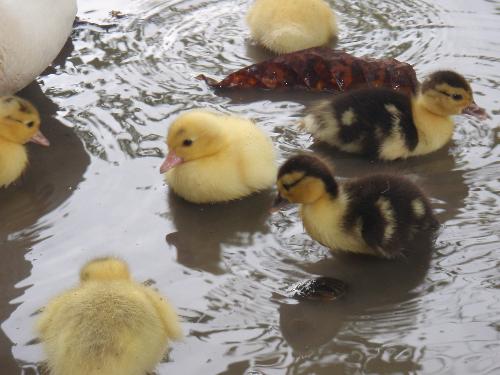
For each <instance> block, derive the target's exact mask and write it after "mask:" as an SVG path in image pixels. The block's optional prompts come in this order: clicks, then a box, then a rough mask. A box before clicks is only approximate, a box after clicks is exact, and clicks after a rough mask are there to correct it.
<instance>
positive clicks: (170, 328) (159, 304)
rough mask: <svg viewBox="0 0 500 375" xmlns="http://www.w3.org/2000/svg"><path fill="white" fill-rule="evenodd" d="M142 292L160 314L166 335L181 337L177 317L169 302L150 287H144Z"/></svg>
mask: <svg viewBox="0 0 500 375" xmlns="http://www.w3.org/2000/svg"><path fill="white" fill-rule="evenodd" d="M144 292H145V294H146V297H147V298H148V299H149V301H150V302H151V303H152V304H153V306H154V307H155V309H156V312H157V313H158V315H159V316H160V319H161V321H162V323H163V326H164V329H165V331H166V332H167V335H168V337H170V338H171V339H172V340H177V339H180V338H182V336H183V335H182V329H181V326H180V324H179V319H178V316H177V313H176V312H175V310H174V309H173V308H172V306H170V304H169V303H168V302H167V301H166V300H165V299H164V298H163V297H162V296H161V295H160V294H158V293H157V292H155V291H154V290H152V289H151V288H148V287H144Z"/></svg>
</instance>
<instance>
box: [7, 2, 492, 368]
mask: <svg viewBox="0 0 500 375" xmlns="http://www.w3.org/2000/svg"><path fill="white" fill-rule="evenodd" d="M331 4H332V5H334V7H335V8H336V9H337V11H338V13H339V19H340V30H341V31H340V37H339V40H338V43H337V44H336V47H338V48H339V49H345V50H346V51H347V52H350V53H353V54H354V55H356V56H363V55H370V56H374V57H394V58H397V59H398V60H402V61H408V62H410V63H412V64H414V65H415V68H416V70H417V73H418V75H419V76H420V77H422V76H423V75H425V74H426V73H429V72H431V71H433V70H436V69H439V68H450V67H452V68H456V69H458V70H460V73H463V74H465V75H466V77H467V78H468V79H470V81H471V82H472V87H473V89H474V91H475V96H476V97H477V100H478V103H479V104H480V105H481V106H484V107H486V108H487V109H488V110H489V112H490V113H491V114H492V117H493V118H492V120H491V121H486V122H484V123H479V122H476V121H475V120H472V119H470V118H467V117H465V116H460V117H457V119H456V121H457V130H456V132H455V134H454V137H453V143H452V144H451V145H449V146H447V147H445V148H444V149H443V150H440V151H439V152H437V153H434V154H432V155H429V156H426V157H424V158H414V159H411V160H408V161H404V162H397V163H387V164H381V163H370V162H369V161H366V160H360V159H358V158H356V157H354V156H352V155H345V154H337V153H333V152H331V150H321V152H324V153H326V154H327V155H328V156H329V157H330V158H331V159H332V161H333V162H334V164H335V165H336V169H337V175H338V176H339V177H340V178H343V177H355V176H357V175H359V174H364V173H365V172H367V173H371V172H376V171H381V170H385V169H389V170H395V171H396V172H399V173H403V174H405V175H409V177H410V178H412V179H414V180H415V181H416V182H417V183H418V184H419V185H421V186H423V187H424V189H425V190H426V191H427V192H428V194H429V195H430V197H431V198H432V202H433V205H434V207H435V208H436V209H438V210H439V211H440V212H439V213H438V218H439V220H440V221H441V222H442V223H443V226H442V229H441V231H440V233H439V237H438V239H437V242H436V248H435V251H434V252H433V254H432V259H431V261H430V264H428V260H427V259H422V260H421V261H413V260H412V261H411V263H408V264H400V263H394V262H390V263H387V264H384V263H378V262H377V261H375V260H370V259H364V258H363V259H361V258H354V257H339V256H335V257H332V256H331V255H330V254H329V252H328V250H326V249H325V248H323V247H321V246H319V245H318V244H317V243H315V242H314V241H311V240H310V238H309V237H308V236H307V234H305V233H304V230H303V228H302V223H301V222H300V220H299V219H298V218H297V215H296V213H294V214H293V215H273V216H272V217H270V218H269V217H268V216H267V212H266V210H267V204H268V201H267V199H268V198H269V199H271V197H268V196H266V195H265V194H264V195H257V196H254V197H252V198H250V199H249V200H242V201H240V202H234V203H231V204H228V205H217V206H210V207H204V206H195V205H191V204H189V203H186V202H183V201H181V200H179V199H178V198H176V197H174V196H170V197H169V198H168V199H166V198H165V189H166V188H165V186H163V180H162V178H161V176H160V175H159V174H158V165H159V164H160V163H161V158H160V157H161V156H163V154H164V150H165V143H164V136H165V134H166V130H167V127H168V124H169V123H170V121H171V118H174V117H175V116H177V114H178V113H179V112H181V111H184V110H188V109H191V108H194V107H209V108H213V109H215V110H218V111H223V112H231V113H234V114H237V115H242V116H245V117H250V118H253V119H254V120H256V122H257V123H258V124H259V126H261V127H262V128H263V129H264V130H265V131H266V132H267V133H268V134H270V135H271V136H272V137H273V140H274V142H275V144H276V147H277V149H279V151H280V153H281V157H282V158H285V157H287V156H289V155H291V154H293V153H295V152H297V151H298V150H304V149H308V148H309V147H310V146H311V144H312V140H311V139H310V137H309V136H308V135H307V134H305V133H303V132H301V131H300V130H299V129H298V128H297V127H295V126H294V124H295V123H296V122H297V120H298V119H299V118H300V117H301V116H302V114H303V110H304V106H305V105H307V104H308V102H309V101H310V100H312V99H317V96H314V97H313V96H308V95H305V94H304V93H299V94H294V93H293V94H289V93H286V94H284V93H281V94H280V93H278V94H271V93H269V96H268V94H263V93H252V94H248V95H246V94H245V95H246V96H244V95H241V96H238V95H236V96H235V97H231V98H228V97H224V96H218V95H215V93H214V92H213V91H212V90H211V89H209V88H208V87H206V85H205V84H204V83H203V82H200V81H197V80H195V79H194V77H196V76H197V75H198V74H200V73H204V74H206V75H209V76H211V77H222V76H224V75H225V74H227V73H228V72H231V71H234V70H236V69H239V68H241V67H242V66H245V65H249V64H251V63H254V62H256V60H261V59H263V58H264V57H267V56H266V53H265V51H259V50H256V49H255V46H253V45H252V44H251V43H249V38H248V33H247V29H246V26H245V23H244V19H243V16H244V14H245V11H246V9H247V8H248V6H249V2H248V1H247V0H196V1H192V0H137V1H136V0H121V1H118V0H113V1H111V0H109V1H107V2H106V4H102V1H97V0H87V1H85V2H81V4H79V5H80V13H79V17H80V18H81V19H82V20H84V21H88V22H90V23H94V24H100V23H103V24H105V25H107V24H111V23H112V24H114V25H115V26H114V27H113V28H112V29H109V31H108V32H103V31H102V28H100V27H98V26H96V25H91V24H90V23H88V24H85V23H84V24H80V25H78V26H76V28H75V31H74V33H73V47H74V51H73V52H71V53H70V55H69V56H68V57H67V58H66V60H65V62H64V64H60V65H58V66H57V67H56V68H55V69H54V70H50V71H48V73H49V74H48V75H46V76H44V77H43V78H42V79H41V80H40V84H41V85H42V89H43V91H44V92H45V93H46V95H47V97H48V98H49V99H50V101H52V102H55V103H57V105H58V106H59V109H56V108H55V107H54V106H53V104H49V103H47V102H42V101H40V103H41V104H40V105H41V107H42V110H44V111H46V112H48V113H50V116H49V117H50V118H52V117H54V113H55V111H56V110H57V111H58V112H57V116H58V118H59V119H60V121H62V122H64V123H65V124H66V125H69V126H72V127H73V129H71V130H72V131H71V130H70V129H67V128H65V127H63V126H60V125H61V124H56V123H54V126H51V127H50V128H45V127H44V131H47V133H48V135H49V136H50V137H51V141H52V143H53V146H52V147H50V148H49V149H43V150H42V149H40V148H36V147H30V151H31V152H32V156H34V158H33V165H32V167H33V168H32V169H31V168H30V170H29V171H28V172H29V173H27V174H26V176H25V179H24V181H21V182H20V184H19V185H18V186H17V187H16V188H15V189H10V188H9V189H8V190H3V191H0V199H1V200H2V202H5V201H7V204H5V206H2V209H3V207H6V208H5V209H6V210H8V212H9V220H7V221H5V220H2V221H1V222H0V225H1V227H0V240H1V245H0V246H1V247H2V250H4V249H7V250H5V254H6V255H4V258H3V259H4V263H6V267H8V269H9V270H11V271H9V272H8V273H5V272H3V273H1V276H0V278H2V280H1V281H2V283H3V285H5V286H6V287H5V288H2V293H3V294H2V295H1V297H2V302H1V304H0V306H1V307H0V309H1V310H0V313H1V314H2V315H1V319H2V328H3V329H4V331H5V332H7V333H8V335H9V339H10V340H11V341H13V342H14V343H15V345H14V346H11V344H10V343H9V342H6V340H3V341H1V342H0V361H1V363H2V365H3V366H4V367H2V370H4V369H5V370H4V372H7V371H9V374H10V373H13V374H15V373H16V371H15V366H16V364H15V361H14V359H13V357H14V358H16V359H17V360H18V361H23V363H22V364H18V367H24V368H25V369H28V368H29V366H33V365H34V364H36V363H37V362H38V361H39V360H40V359H41V353H40V352H39V351H38V346H37V345H29V344H28V343H31V342H32V340H33V338H34V337H33V334H32V333H31V328H30V325H31V324H32V320H33V317H32V316H31V314H32V313H33V312H34V311H36V310H37V309H38V308H39V307H40V305H41V304H42V303H43V302H44V301H46V300H47V299H48V297H50V296H51V295H53V293H55V292H57V289H58V287H61V288H62V284H64V283H68V282H73V277H74V276H75V275H76V273H75V272H74V269H77V268H78V266H80V265H81V263H83V262H84V261H86V260H87V259H89V258H91V257H94V256H99V255H103V252H105V251H111V252H113V254H114V255H119V256H122V257H124V258H125V259H126V260H127V261H129V262H130V264H131V268H132V269H133V271H134V274H135V275H134V276H137V277H138V279H140V280H151V281H152V282H154V283H155V286H156V287H158V288H159V289H160V290H161V292H162V293H165V294H166V295H167V296H168V297H169V298H171V299H172V301H173V303H174V304H175V305H176V306H177V307H178V309H179V311H180V312H181V315H182V317H183V325H184V327H185V332H186V339H185V341H184V342H183V343H180V344H178V345H175V346H173V348H172V351H171V352H170V353H169V358H168V361H166V362H165V363H162V364H161V365H160V367H159V369H158V372H159V373H160V374H186V375H190V374H201V373H206V374H225V375H233V374H242V373H245V372H246V373H248V374H250V373H255V374H268V375H270V374H309V373H318V374H331V373H333V372H335V370H338V371H337V372H339V373H342V371H343V370H345V372H346V373H352V374H358V373H363V372H365V373H367V372H372V373H411V372H422V373H432V372H434V373H457V374H458V373H464V374H471V373H478V372H481V371H482V372H485V373H487V372H488V371H490V372H494V371H495V369H497V368H498V366H499V364H500V362H499V359H498V356H497V354H496V352H498V346H495V345H498V343H497V342H498V327H497V325H495V324H494V323H492V322H495V321H496V320H497V316H498V306H499V303H500V301H499V298H498V293H497V290H498V289H497V288H496V285H497V284H498V283H497V282H496V280H497V279H496V278H497V276H498V256H497V254H496V249H498V245H499V239H498V233H499V232H500V227H499V224H498V223H499V221H498V215H499V214H500V212H499V210H498V207H500V202H499V198H498V196H499V195H498V193H499V191H500V183H499V181H498V168H499V160H500V146H499V139H498V135H497V132H498V124H499V123H500V122H499V118H500V117H499V115H500V113H499V112H498V108H500V104H499V103H500V102H499V99H498V95H497V90H498V87H499V85H500V76H499V75H498V66H499V63H500V60H499V58H498V56H497V53H496V52H497V50H498V44H497V40H498V34H499V32H500V29H499V25H500V22H498V18H499V16H498V14H497V13H498V12H495V8H494V4H493V3H492V2H489V1H486V0H481V1H477V2H474V4H473V5H472V2H463V1H450V0H435V1H432V2H430V1H427V0H418V1H413V0H412V1H410V0H402V1H396V0H384V1H379V0H367V1H347V0H337V1H333V0H332V1H331ZM111 10H118V11H121V12H122V13H123V14H124V15H125V17H120V18H112V17H110V16H109V11H111ZM37 100H39V99H35V101H37ZM40 100H41V99H40ZM47 121H50V120H47ZM47 121H46V122H44V124H45V123H46V124H48V122H47ZM56 125H57V126H56ZM42 126H43V125H42ZM73 132H74V133H73ZM51 133H52V134H51ZM75 134H76V135H77V136H78V138H79V139H77V137H76V136H75ZM80 140H81V141H82V142H83V143H84V144H85V150H86V151H87V152H88V154H90V155H91V156H90V157H89V156H87V155H86V153H85V151H84V150H83V148H82V145H81V143H80ZM58 150H59V151H58ZM73 155H74V156H73ZM89 162H90V165H88V164H89ZM54 165H56V166H57V168H53V166H54ZM87 166H88V168H87ZM86 169H87V170H86ZM85 170H86V172H85ZM84 172H85V180H84V181H83V182H82V183H79V182H80V181H81V180H82V174H83V173H84ZM75 188H77V191H76V192H75V191H74V189H75ZM73 193H74V194H73ZM7 205H8V206H7ZM7 207H8V208H7ZM202 208H203V210H202ZM1 213H2V214H3V212H1ZM233 219H234V220H233ZM0 220H1V218H0ZM5 226H7V227H5ZM165 235H167V236H168V237H167V240H168V241H169V243H170V245H167V244H165ZM6 241H7V242H6ZM6 244H7V245H6ZM174 247H175V252H174ZM26 259H27V260H29V262H30V263H28V261H27V260H26ZM304 264H307V266H304ZM395 265H397V267H395ZM414 265H420V266H421V267H416V268H412V266H414ZM31 266H32V269H31V272H30V267H31ZM427 268H428V271H426V270H427ZM426 272H427V273H426ZM28 273H30V274H29V276H28ZM318 275H324V276H331V277H336V278H339V279H342V280H344V281H346V282H347V283H348V284H349V286H350V290H349V292H348V294H347V295H346V296H345V298H343V299H341V300H338V301H334V302H333V303H332V304H328V305H314V304H309V303H304V302H301V303H298V304H297V303H294V304H292V302H291V301H284V300H283V298H281V299H279V298H276V297H275V296H276V295H284V294H285V290H286V289H287V287H289V286H291V285H293V284H295V283H296V282H298V281H300V280H303V279H306V278H308V277H313V276H318ZM14 285H17V286H18V288H19V289H14ZM20 294H21V295H20ZM19 295H20V296H19ZM16 296H19V297H18V298H16V299H14V300H13V298H15V297H16ZM10 301H12V302H10ZM10 303H11V304H10ZM14 308H15V311H14V313H13V314H10V313H11V312H12V310H13V309H14ZM9 314H10V316H9ZM301 322H302V323H301ZM295 324H297V325H299V328H300V324H303V327H310V328H309V329H310V331H307V330H305V329H303V336H301V335H298V333H299V330H298V329H297V328H296V327H295V328H294V325H295ZM302 340H303V341H302ZM193 353H194V354H193ZM457 358H460V360H457ZM4 364H5V365H4ZM419 368H420V370H419ZM7 369H8V370H7ZM10 370H12V371H10ZM18 372H19V371H17V373H18ZM26 373H33V371H32V370H31V369H30V370H26Z"/></svg>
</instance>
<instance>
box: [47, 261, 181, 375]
mask: <svg viewBox="0 0 500 375" xmlns="http://www.w3.org/2000/svg"><path fill="white" fill-rule="evenodd" d="M38 331H39V335H40V339H41V341H42V344H43V346H44V348H45V351H46V353H47V366H48V369H49V371H50V374H51V375H69V374H71V375H145V374H146V373H148V372H150V371H152V370H153V369H154V367H155V366H156V365H157V364H158V362H159V361H160V360H161V359H162V358H163V356H164V354H165V352H166V350H167V346H168V343H169V340H172V339H178V338H180V337H181V336H182V332H181V328H180V326H179V323H178V317H177V314H176V312H175V311H174V309H173V308H172V307H171V306H170V304H169V303H168V302H167V301H166V300H165V299H164V298H163V297H162V296H161V295H160V294H158V293H157V292H156V291H154V290H153V289H151V288H148V287H146V286H144V285H141V284H139V283H137V282H135V281H133V280H132V279H131V277H130V272H129V269H128V267H127V264H126V263H125V262H123V261H121V260H119V259H116V258H99V259H95V260H93V261H91V262H89V263H87V264H86V265H85V266H84V267H83V268H82V269H81V271H80V285H79V286H78V287H76V288H73V289H72V290H69V291H67V292H65V293H63V294H61V295H59V296H58V297H56V298H54V299H53V300H52V301H50V303H49V304H48V306H47V307H46V308H45V309H44V311H43V312H42V315H41V317H40V319H39V321H38Z"/></svg>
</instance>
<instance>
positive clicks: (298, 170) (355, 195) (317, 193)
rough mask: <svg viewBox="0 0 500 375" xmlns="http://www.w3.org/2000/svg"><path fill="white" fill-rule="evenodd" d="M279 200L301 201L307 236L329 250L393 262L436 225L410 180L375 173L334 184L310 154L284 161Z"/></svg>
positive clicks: (332, 177)
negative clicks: (410, 242)
mask: <svg viewBox="0 0 500 375" xmlns="http://www.w3.org/2000/svg"><path fill="white" fill-rule="evenodd" d="M277 185H278V190H279V196H278V198H277V200H276V204H278V203H279V201H283V200H286V201H289V202H292V203H300V204H301V205H302V207H301V216H302V221H303V223H304V227H305V229H306V231H307V232H308V233H309V235H310V236H311V237H312V238H314V239H315V240H316V241H318V242H320V243H321V244H323V245H324V246H326V247H329V248H330V249H331V250H342V251H348V252H354V253H361V254H368V255H375V256H379V257H383V258H395V257H398V256H401V255H403V246H404V245H405V244H406V243H408V242H409V241H410V240H411V239H412V238H413V237H414V236H415V235H416V234H417V233H419V232H422V231H428V230H430V229H436V228H437V227H438V222H437V220H436V218H435V217H434V214H433V212H432V208H431V206H430V204H429V201H428V199H427V198H426V196H425V195H424V193H423V192H422V191H421V190H420V189H419V188H418V186H416V185H415V184H414V183H413V182H411V181H410V180H408V179H406V178H404V177H401V176H395V175H388V174H376V175H371V176H367V177H362V178H359V179H351V180H349V181H347V182H343V183H337V182H336V181H335V178H334V176H333V174H332V172H331V170H330V168H329V167H328V166H327V164H325V163H324V162H323V161H322V160H320V159H319V158H317V157H315V156H313V155H307V154H303V155H298V156H294V157H292V158H290V159H288V160H287V161H286V162H285V163H284V164H283V165H282V166H281V168H280V170H279V172H278V182H277Z"/></svg>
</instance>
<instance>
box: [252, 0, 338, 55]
mask: <svg viewBox="0 0 500 375" xmlns="http://www.w3.org/2000/svg"><path fill="white" fill-rule="evenodd" d="M247 23H248V25H249V26H250V32H251V35H252V38H253V39H254V40H255V41H257V42H258V43H260V44H262V45H263V46H264V47H266V48H267V49H269V50H271V51H273V52H276V53H288V52H293V51H299V50H302V49H306V48H310V47H318V46H322V45H325V44H327V43H328V42H329V41H330V40H331V39H332V38H333V37H334V36H335V35H336V34H337V23H336V19H335V14H334V13H333V11H332V9H331V8H330V6H329V5H328V3H327V2H326V1H324V0H255V2H254V4H253V5H252V7H251V8H250V10H249V12H248V15H247Z"/></svg>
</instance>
